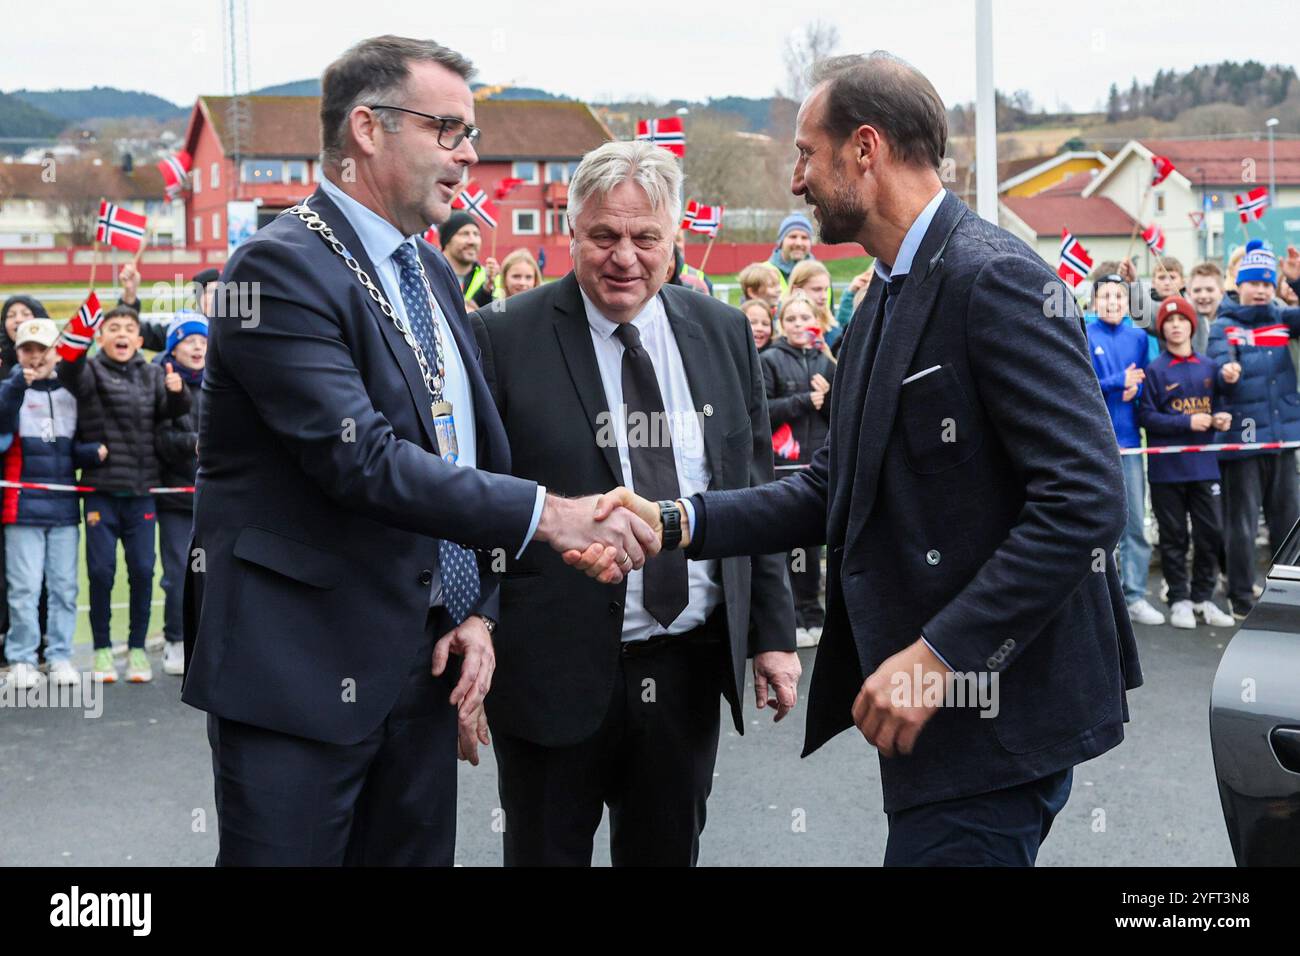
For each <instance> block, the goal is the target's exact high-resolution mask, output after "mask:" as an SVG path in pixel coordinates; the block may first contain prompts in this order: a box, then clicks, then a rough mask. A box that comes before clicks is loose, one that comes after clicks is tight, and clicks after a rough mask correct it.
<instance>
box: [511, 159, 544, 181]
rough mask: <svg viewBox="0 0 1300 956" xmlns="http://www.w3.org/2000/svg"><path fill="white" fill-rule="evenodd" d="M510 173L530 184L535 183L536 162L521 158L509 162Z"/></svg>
mask: <svg viewBox="0 0 1300 956" xmlns="http://www.w3.org/2000/svg"><path fill="white" fill-rule="evenodd" d="M510 175H511V176H513V177H514V178H515V179H522V180H523V181H524V182H526V183H528V184H530V185H534V186H535V185H536V184H537V164H536V163H535V162H533V161H532V160H521V161H519V162H515V163H511V164H510Z"/></svg>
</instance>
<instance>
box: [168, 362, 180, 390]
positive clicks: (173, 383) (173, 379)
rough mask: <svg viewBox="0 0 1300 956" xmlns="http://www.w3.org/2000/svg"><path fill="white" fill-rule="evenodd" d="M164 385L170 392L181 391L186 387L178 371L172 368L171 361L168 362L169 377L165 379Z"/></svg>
mask: <svg viewBox="0 0 1300 956" xmlns="http://www.w3.org/2000/svg"><path fill="white" fill-rule="evenodd" d="M163 386H164V387H165V388H166V389H167V391H169V392H179V391H180V390H181V389H182V388H184V387H185V383H184V382H182V381H181V377H180V376H179V375H178V374H176V371H175V370H174V369H173V368H172V363H171V362H168V363H167V377H166V378H164V379H163Z"/></svg>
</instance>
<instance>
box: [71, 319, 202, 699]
mask: <svg viewBox="0 0 1300 956" xmlns="http://www.w3.org/2000/svg"><path fill="white" fill-rule="evenodd" d="M66 337H67V333H66V331H65V333H64V338H65V340H66ZM97 341H98V342H99V351H97V352H96V353H95V356H94V358H92V359H89V360H87V358H86V351H85V347H84V346H80V347H79V346H78V345H76V344H74V343H72V342H70V341H65V342H64V343H63V344H62V345H61V351H62V353H63V355H64V358H65V359H67V360H66V361H63V362H60V363H59V364H58V366H57V368H58V373H59V380H60V381H61V382H63V384H65V385H66V386H67V387H68V388H69V389H70V390H71V391H72V393H73V394H74V395H76V397H77V417H78V421H79V424H80V429H81V435H82V437H83V438H84V439H86V440H87V441H90V442H94V443H96V444H103V445H107V446H108V455H107V458H106V459H105V460H103V461H100V462H97V463H94V464H91V465H89V466H85V467H83V468H82V471H81V483H82V484H85V485H92V486H94V487H95V488H97V489H98V491H96V492H93V493H87V494H86V496H85V499H84V500H85V517H86V573H87V576H88V577H89V579H90V628H91V633H92V635H93V637H94V642H95V661H94V677H95V679H96V680H102V681H105V682H112V681H115V680H117V677H118V674H117V667H116V666H115V665H114V663H113V649H112V644H111V642H110V639H109V625H110V623H111V621H112V613H113V612H112V605H111V601H112V594H113V578H114V577H115V575H116V571H117V543H118V541H121V542H122V548H123V551H124V552H125V554H126V569H127V576H128V579H129V581H130V585H131V597H130V607H131V612H130V619H131V624H130V636H129V639H128V642H127V647H128V658H127V680H128V681H131V682H133V683H143V682H145V681H150V680H152V679H153V670H152V668H150V666H149V658H148V655H146V654H145V650H144V640H145V634H146V633H147V631H148V629H149V610H150V604H151V602H152V599H153V566H154V556H155V555H154V524H155V512H154V500H153V496H152V495H151V494H150V493H149V489H150V488H152V487H154V486H156V485H157V484H158V483H159V482H160V480H161V478H162V475H161V470H160V468H159V462H158V453H157V452H156V451H155V449H154V434H155V432H156V431H157V429H158V426H159V425H160V424H161V423H162V422H164V421H167V420H171V419H176V418H180V417H181V416H182V415H184V414H185V413H186V412H187V411H189V407H190V399H189V393H188V392H187V391H186V390H185V384H184V382H183V381H182V379H181V377H180V375H179V374H178V373H177V372H176V371H175V370H174V365H173V363H168V364H167V365H166V366H165V367H164V368H160V367H158V366H157V365H151V364H149V363H148V362H146V361H145V360H144V357H143V356H142V355H140V353H139V350H140V346H141V338H140V321H139V318H138V317H137V316H136V313H135V310H134V309H132V308H130V307H128V306H123V305H120V306H117V307H116V308H114V309H112V310H111V311H109V312H108V314H107V315H105V316H104V319H103V322H102V323H101V324H100V326H99V329H98V332H97ZM70 353H75V354H70Z"/></svg>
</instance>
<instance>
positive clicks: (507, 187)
mask: <svg viewBox="0 0 1300 956" xmlns="http://www.w3.org/2000/svg"><path fill="white" fill-rule="evenodd" d="M523 184H524V181H523V180H522V179H515V178H514V177H513V176H506V177H505V178H504V179H500V180H497V186H496V189H494V190H492V194H493V195H494V196H496V198H497V199H505V198H506V197H507V196H509V195H510V194H511V193H512V192H514V191H515V190H516V189H518V188H519V187H520V186H522V185H523Z"/></svg>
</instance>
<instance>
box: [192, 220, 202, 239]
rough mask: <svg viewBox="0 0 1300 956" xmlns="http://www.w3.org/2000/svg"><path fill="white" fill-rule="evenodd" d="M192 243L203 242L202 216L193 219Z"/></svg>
mask: <svg viewBox="0 0 1300 956" xmlns="http://www.w3.org/2000/svg"><path fill="white" fill-rule="evenodd" d="M194 241H195V242H202V241H203V217H202V216H195V217H194Z"/></svg>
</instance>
